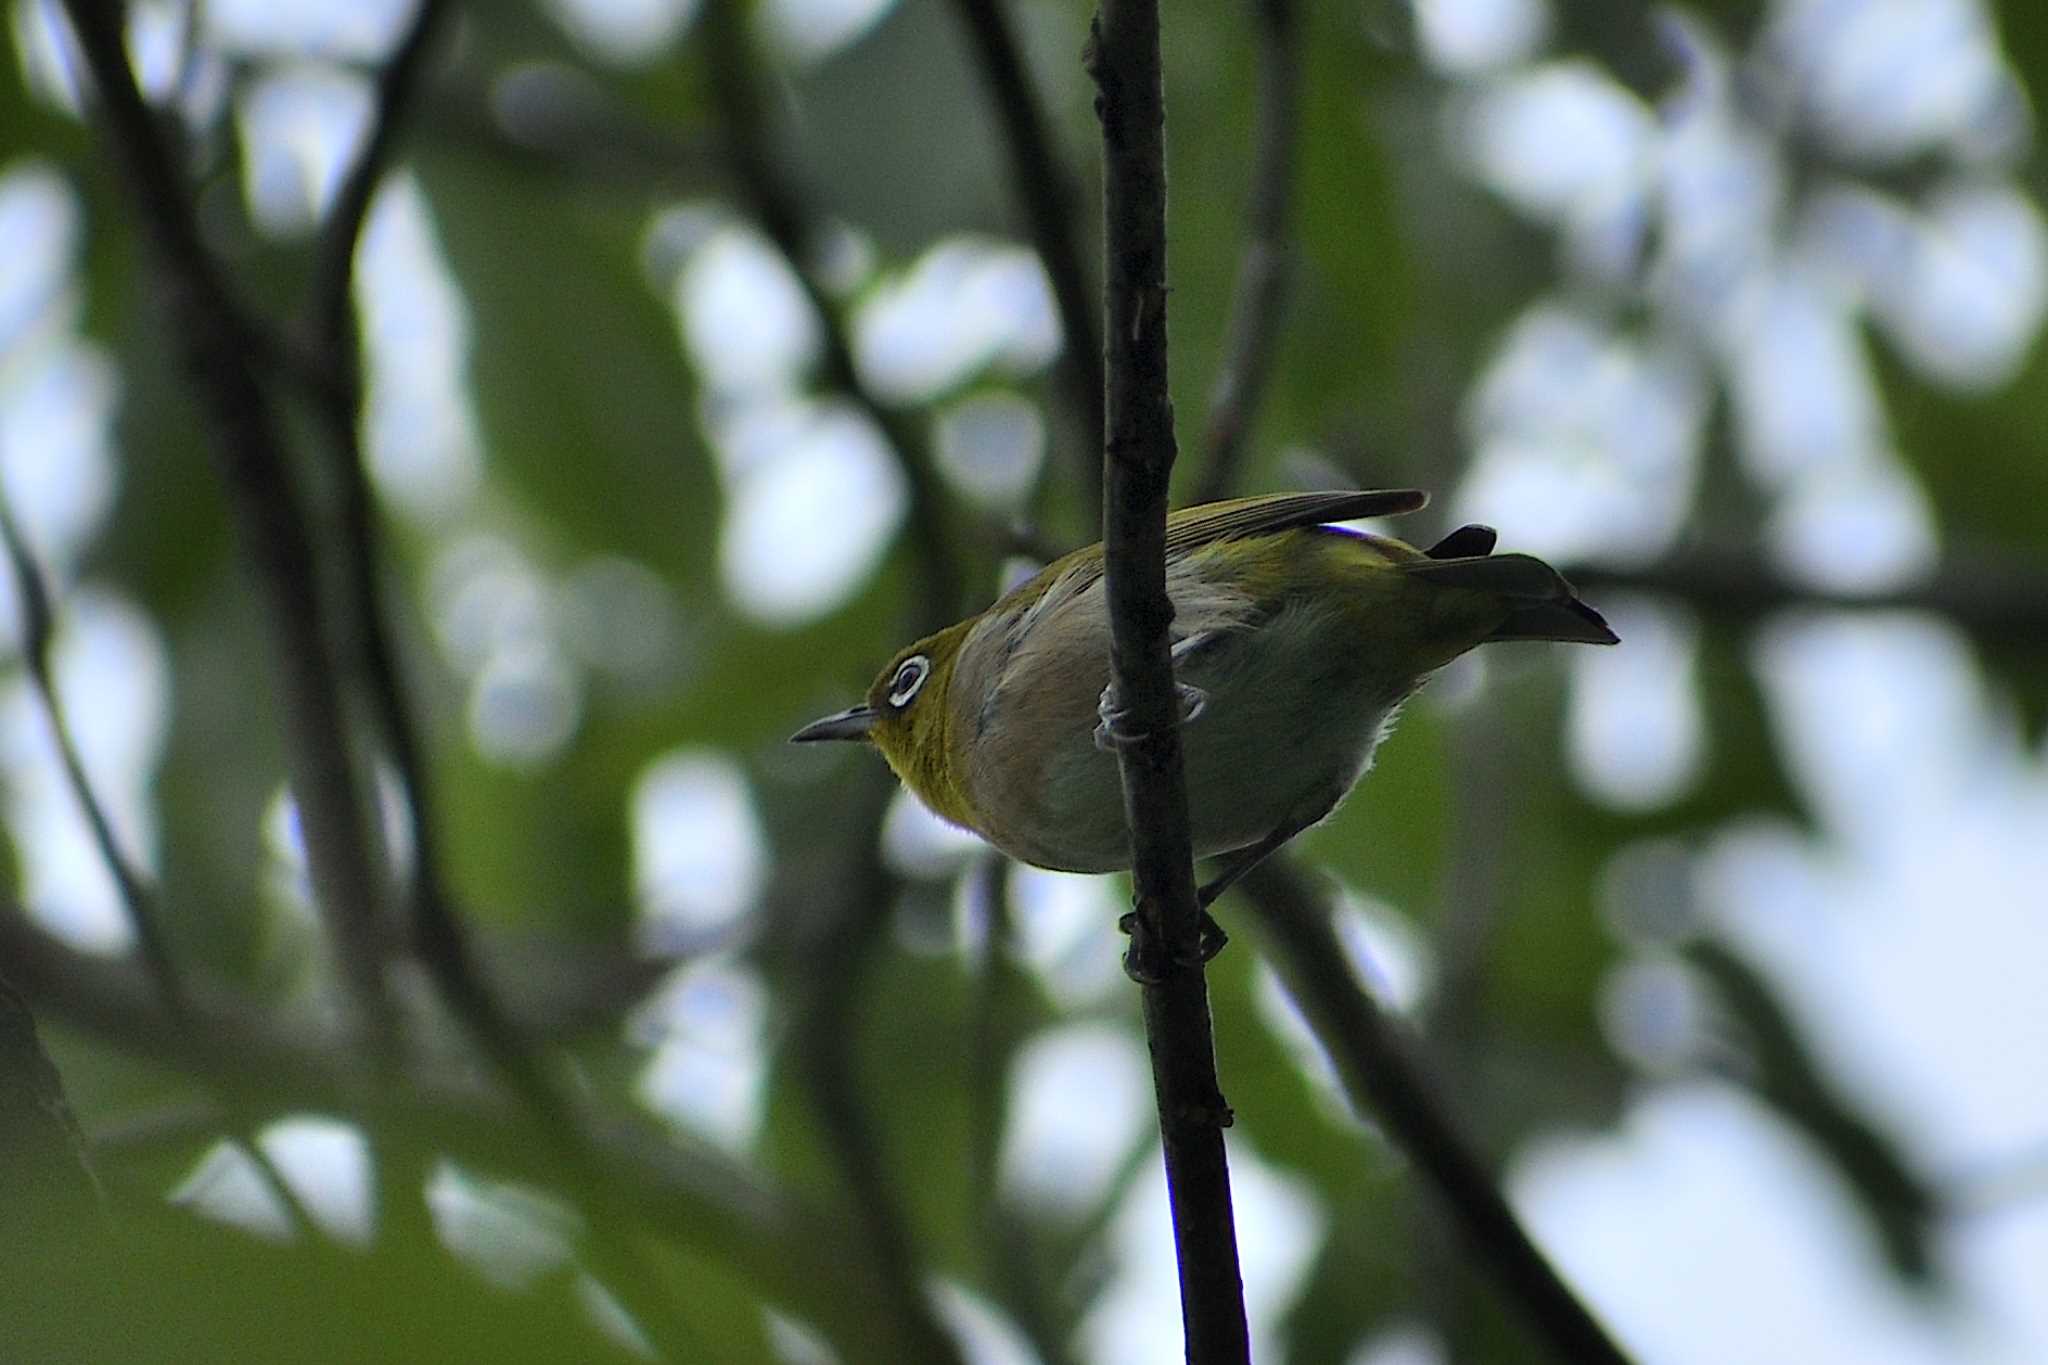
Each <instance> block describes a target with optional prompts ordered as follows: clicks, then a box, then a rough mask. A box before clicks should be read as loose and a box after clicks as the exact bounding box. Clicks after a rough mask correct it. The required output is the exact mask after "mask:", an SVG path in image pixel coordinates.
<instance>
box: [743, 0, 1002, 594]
mask: <svg viewBox="0 0 2048 1365" xmlns="http://www.w3.org/2000/svg"><path fill="white" fill-rule="evenodd" d="M703 25H704V29H703V33H704V43H705V48H706V54H705V55H706V66H707V68H708V70H707V75H708V77H709V79H710V82H711V94H712V99H713V100H714V102H715V103H716V105H717V108H718V113H719V120H720V132H721V134H722V135H723V137H724V139H725V149H724V150H725V156H726V163H727V168H728V171H729V173H730V174H731V176H732V178H733V180H734V182H735V184H736V185H737V186H738V188H739V190H740V192H741V194H742V195H743V197H744V199H745V201H746V206H747V208H748V210H749V211H750V212H751V213H752V214H753V216H754V220H755V222H756V223H757V224H758V225H759V226H760V228H761V230H762V232H764V233H766V234H767V237H768V240H769V241H771V242H773V243H774V244H775V248H776V250H777V251H779V252H781V253H782V256H783V259H785V260H786V261H788V262H789V268H790V269H791V270H792V271H793V272H795V274H796V277H797V280H798V282H799V283H800V284H801V285H802V287H803V291H804V296H805V297H806V298H807V299H808V300H809V301H810V305H811V310H812V311H813V312H814V313H816V314H817V317H818V323H819V326H820V327H821V329H822V331H823V336H824V347H825V357H824V360H825V376H824V377H825V382H826V383H827V384H828V385H830V386H831V387H832V388H834V389H837V390H839V391H840V392H841V393H843V394H845V395H846V396H847V397H848V398H849V399H851V400H852V401H853V403H854V405H855V406H856V407H858V408H859V409H860V410H861V412H862V413H863V414H864V415H865V416H866V417H867V418H868V420H869V421H871V422H873V423H874V424H875V426H876V428H877V429H879V430H880V431H881V432H882V434H883V436H884V437H885V438H886V439H887V440H888V442H889V445H890V447H891V449H893V450H894V452H895V454H896V458H897V460H898V462H899V464H900V465H901V467H902V469H903V473H904V477H905V479H906V480H907V481H908V483H909V485H910V527H911V535H912V537H913V539H914V540H915V542H916V546H917V551H918V555H919V557H920V558H921V560H922V561H923V562H922V565H921V567H920V570H919V573H918V584H919V606H918V609H917V618H918V622H919V626H920V629H919V633H920V634H922V633H924V632H926V631H933V630H937V629H939V628H940V627H942V626H944V625H946V624H948V623H949V622H951V621H952V620H953V619H954V617H955V615H956V614H957V603H958V599H959V596H960V593H961V590H962V588H963V587H964V586H965V582H966V580H965V578H964V576H963V575H962V573H961V571H960V566H959V560H958V558H957V556H956V554H955V552H954V548H953V537H952V535H951V534H950V532H949V531H948V529H947V519H946V509H945V504H944V501H943V499H942V496H941V492H940V488H939V481H938V476H937V474H936V472H935V470H934V467H933V462H932V458H931V452H930V449H929V446H928V443H927V442H926V440H925V438H924V434H923V431H922V429H921V428H920V427H919V426H918V424H916V423H914V422H912V421H911V420H910V419H909V417H908V416H907V415H906V414H904V413H903V412H901V411H899V410H898V409H895V408H892V407H889V406H887V405H886V404H884V403H883V402H882V401H881V400H880V399H879V398H877V397H876V396H875V394H874V392H873V391H872V390H871V389H869V388H868V387H867V385H866V384H865V383H863V382H862V380H861V377H860V371H859V370H858V368H857V367H856V366H855V365H854V362H853V346H852V344H851V342H850V340H849V338H848V335H847V327H846V321H845V318H844V317H843V316H842V310H841V309H840V307H839V304H838V302H837V300H835V299H834V298H833V297H832V295H831V292H830V291H829V290H827V289H826V288H825V285H824V282H823V281H822V280H821V279H820V278H819V277H818V272H817V270H816V268H815V267H814V266H813V264H812V261H813V259H814V257H815V255H816V252H817V249H818V246H819V244H820V241H821V234H820V223H819V220H818V218H817V216H816V215H815V214H814V213H813V212H812V210H811V208H810V206H809V205H808V204H806V203H805V202H804V199H803V197H802V196H801V195H800V194H799V193H798V191H797V189H796V186H795V185H794V184H793V183H792V182H791V181H790V180H789V179H788V178H787V176H786V175H785V173H784V172H783V169H782V165H783V163H782V160H781V158H780V156H779V154H778V152H777V150H776V148H775V147H774V145H773V141H772V139H771V138H770V136H769V130H768V123H767V118H766V116H765V114H764V112H763V108H762V100H761V89H760V86H761V78H760V73H759V69H758V59H757V58H756V56H755V53H754V48H753V42H752V39H751V37H750V35H749V33H748V31H747V24H746V12H745V11H744V10H743V8H742V7H741V5H740V3H739V0H712V2H711V3H710V4H708V5H706V6H705V9H704V18H703Z"/></svg>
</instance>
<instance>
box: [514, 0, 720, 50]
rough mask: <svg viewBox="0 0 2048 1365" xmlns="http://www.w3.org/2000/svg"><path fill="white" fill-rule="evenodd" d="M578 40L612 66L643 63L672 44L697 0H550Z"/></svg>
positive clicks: (691, 15) (693, 12) (552, 9)
mask: <svg viewBox="0 0 2048 1365" xmlns="http://www.w3.org/2000/svg"><path fill="white" fill-rule="evenodd" d="M547 10H548V12H549V13H550V14H551V15H553V17H554V20H555V22H556V23H557V24H560V25H561V26H562V29H563V31H564V32H566V33H567V34H568V35H569V36H570V37H571V38H573V39H575V40H576V44H577V46H579V47H581V48H582V49H583V50H584V51H586V52H588V53H590V55H592V56H593V57H596V58H598V59H599V60H600V61H605V62H609V63H611V64H612V65H614V66H625V67H635V66H646V65H648V64H650V63H652V62H653V61H655V60H656V59H657V58H659V57H661V56H662V55H663V54H664V53H666V52H667V51H668V50H669V49H670V48H672V47H673V46H675V41H676V39H677V38H678V37H679V36H680V35H681V34H682V31H683V26H684V25H685V24H687V23H688V22H689V21H690V20H691V19H692V18H694V17H695V16H696V13H697V3H696V0H548V5H547Z"/></svg>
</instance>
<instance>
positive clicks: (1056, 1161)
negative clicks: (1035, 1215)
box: [1001, 1024, 1152, 1218]
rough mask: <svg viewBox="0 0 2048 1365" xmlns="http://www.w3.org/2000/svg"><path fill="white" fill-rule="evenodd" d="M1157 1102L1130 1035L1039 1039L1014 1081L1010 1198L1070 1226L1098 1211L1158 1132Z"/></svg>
mask: <svg viewBox="0 0 2048 1365" xmlns="http://www.w3.org/2000/svg"><path fill="white" fill-rule="evenodd" d="M1151 1096H1152V1072H1151V1068H1150V1065H1149V1063H1148V1062H1147V1061H1146V1056H1145V1046H1144V1044H1143V1043H1142V1042H1140V1041H1139V1040H1138V1039H1137V1038H1136V1037H1134V1036H1132V1034H1131V1033H1130V1031H1129V1030H1128V1029H1121V1028H1116V1027H1114V1026H1111V1025H1108V1024H1072V1025H1068V1026H1066V1027H1063V1028H1058V1029H1054V1030H1050V1031H1048V1032H1045V1033H1041V1034H1039V1035H1038V1036H1037V1037H1035V1038H1033V1039H1032V1040H1031V1041H1030V1042H1029V1043H1027V1044H1025V1045H1024V1047H1023V1048H1021V1049H1020V1050H1019V1051H1018V1053H1017V1058H1016V1061H1015V1063H1014V1064H1013V1066H1012V1069H1011V1074H1010V1122H1009V1127H1008V1129H1007V1131H1005V1132H1004V1134H1003V1150H1002V1159H1001V1169H1002V1175H1001V1180H1002V1186H1003V1192H1004V1194H1005V1195H1006V1197H1008V1198H1009V1199H1011V1200H1014V1201H1015V1202H1016V1203H1017V1204H1019V1205H1020V1206H1022V1207H1025V1208H1030V1209H1033V1210H1037V1211H1039V1212H1041V1213H1048V1214H1053V1215H1057V1216H1060V1217H1066V1218H1077V1217H1079V1216H1080V1215H1082V1214H1085V1213H1086V1212H1087V1211H1088V1210H1090V1209H1092V1208H1094V1207H1095V1205H1096V1204H1097V1203H1098V1202H1100V1201H1101V1200H1102V1199H1103V1198H1104V1197H1105V1196H1106V1195H1107V1194H1108V1193H1109V1187H1110V1182H1111V1181H1112V1180H1113V1179H1114V1178H1115V1176H1116V1174H1117V1172H1118V1171H1119V1170H1120V1169H1122V1167H1123V1165H1124V1163H1125V1161H1126V1160H1128V1159H1129V1157H1130V1155H1131V1151H1132V1149H1133V1148H1134V1147H1136V1146H1137V1145H1138V1143H1139V1141H1140V1140H1141V1139H1143V1138H1144V1137H1145V1135H1146V1134H1147V1133H1148V1132H1149V1131H1151V1129H1152V1121H1151V1119H1150V1118H1149V1116H1148V1112H1149V1107H1150V1104H1151Z"/></svg>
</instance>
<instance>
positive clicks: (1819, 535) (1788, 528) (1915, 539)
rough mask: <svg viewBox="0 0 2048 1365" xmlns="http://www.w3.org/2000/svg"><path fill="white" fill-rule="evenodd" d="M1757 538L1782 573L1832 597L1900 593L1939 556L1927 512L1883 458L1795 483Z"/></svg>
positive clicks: (1902, 470) (1913, 486)
mask: <svg viewBox="0 0 2048 1365" xmlns="http://www.w3.org/2000/svg"><path fill="white" fill-rule="evenodd" d="M1764 534H1765V541H1766V543H1767V544H1768V545H1769V547H1770V552H1771V557H1772V558H1773V559H1774V560H1776V561H1777V562H1778V564H1779V565H1780V566H1782V567H1783V568H1784V569H1785V570H1786V572H1787V573H1789V574H1790V575H1791V576H1792V577H1794V578H1796V579H1799V580H1800V581H1802V582H1806V583H1811V584H1813V585H1814V586H1815V587H1819V588H1824V589H1829V590H1832V591H1835V592H1845V593H1876V592H1884V591H1887V590H1890V589H1894V588H1901V587H1905V586H1906V585H1908V584H1910V583H1912V582H1914V581H1916V580H1918V579H1921V578H1924V577H1926V576H1927V575H1929V574H1931V573H1932V572H1933V571H1934V568H1935V562H1936V560H1937V559H1938V557H1939V552H1940V544H1939V542H1938V541H1937V539H1936V537H1937V535H1938V534H1939V533H1938V530H1937V528H1936V525H1935V518H1934V508H1933V507H1932V506H1931V505H1929V503H1928V501H1927V496H1926V494H1924V493H1923V492H1921V490H1920V485H1919V483H1918V482H1916V481H1915V479H1914V477H1913V475H1912V473H1911V472H1910V471H1908V470H1907V469H1906V467H1905V465H1904V463H1903V462H1902V461H1900V460H1899V459H1898V458H1897V457H1896V456H1894V455H1891V454H1889V453H1882V454H1879V455H1876V456H1873V457H1872V458H1870V459H1868V460H1864V461H1861V462H1858V463H1855V464H1852V465H1846V466H1827V467H1824V468H1821V469H1818V470H1815V471H1813V472H1812V473H1810V474H1808V475H1805V476H1802V477H1801V478H1799V479H1798V480H1796V481H1795V482H1794V483H1793V484H1792V485H1791V487H1790V488H1789V489H1788V490H1787V491H1786V493H1785V496H1784V497H1782V498H1780V499H1779V501H1778V505H1777V507H1776V508H1775V509H1774V510H1773V511H1772V513H1771V517H1770V521H1769V522H1768V524H1767V525H1766V526H1765V528H1764Z"/></svg>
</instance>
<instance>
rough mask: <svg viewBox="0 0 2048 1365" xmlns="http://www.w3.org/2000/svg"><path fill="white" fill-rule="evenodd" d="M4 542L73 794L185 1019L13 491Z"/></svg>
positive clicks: (28, 645)
mask: <svg viewBox="0 0 2048 1365" xmlns="http://www.w3.org/2000/svg"><path fill="white" fill-rule="evenodd" d="M0 539H4V540H5V541H6V544H7V559H8V563H9V565H10V566H11V567H12V568H13V570H14V592H15V597H16V600H17V601H18V602H19V604H20V607H21V652H22V659H23V661H24V662H25V663H26V665H27V667H28V676H29V681H30V682H31V683H32V684H33V685H34V687H35V690H36V696H37V698H38V700H40V701H41V702H42V704H43V715H44V717H45V719H46V720H47V721H48V722H49V726H50V735H51V737H52V738H53V739H54V740H55V741H56V744H57V756H58V758H59V760H60V761H61V762H62V763H63V765H64V780H65V781H66V782H67V783H68V784H69V785H70V787H71V795H72V797H73V799H74V800H76V801H77V802H78V806H79V809H80V810H82V811H84V812H85V822H86V825H87V827H88V828H90V829H91V831H92V839H93V844H94V845H95V847H97V848H98V849H99V854H100V861H101V862H103V863H104V864H106V868H107V873H108V875H109V876H111V877H112V878H113V881H114V889H115V892H116V894H118V895H119V897H120V900H121V908H122V910H123V911H124V912H125V913H126V914H127V916H128V926H129V928H130V929H132V930H133V931H134V933H135V943H136V946H137V947H138V948H140V949H141V950H142V960H143V961H144V962H146V963H147V964H148V965H149V973H150V976H151V978H152V979H153V980H155V982H156V985H157V990H158V991H159V992H160V993H161V994H162V996H163V1001H164V1007H165V1009H166V1010H168V1011H169V1012H170V1014H171V1016H172V1017H173V1018H183V1017H184V1014H185V985H184V982H183V980H182V979H181V978H180V977H179V975H178V967H177V964H176V963H175V962H174V961H172V959H171V951H170V946H169V945H168V944H167V943H165V941H164V933H163V926H162V925H161V924H160V923H159V922H158V919H157V913H156V906H155V904H154V898H153V897H152V895H151V894H150V890H149V886H148V883H147V881H146V880H145V878H144V877H143V875H142V873H141V872H140V871H138V870H137V869H136V867H135V865H134V864H133V863H131V862H130V861H129V860H128V855H127V853H126V852H125V851H124V850H123V849H122V847H121V841H120V839H119V838H118V837H117V836H116V835H115V833H114V822H113V820H112V819H110V818H109V817H108V815H107V808H106V806H105V804H104V803H103V802H101V800H100V799H99V793H98V792H97V791H96V790H95V789H94V787H93V784H92V778H91V777H90V776H89V775H88V774H87V773H86V771H85V761H84V759H83V758H82V757H81V756H80V755H79V752H78V743H77V741H76V740H75V739H74V738H73V736H72V734H71V723H70V719H69V717H68V716H67V715H66V714H65V710H64V701H63V698H61V697H60V696H59V695H58V694H57V680H56V677H55V675H54V673H53V671H52V667H51V659H50V655H51V651H52V647H53V645H54V643H55V636H56V630H55V616H56V614H55V612H54V611H53V610H52V607H51V603H50V593H49V588H48V585H47V584H45V582H44V581H43V572H42V568H41V566H39V565H38V564H37V563H36V561H35V556H34V555H33V554H31V553H30V551H29V548H28V542H27V541H26V539H24V538H23V536H22V533H21V527H20V526H19V525H18V524H17V523H16V522H15V520H14V509H13V507H12V506H11V505H10V504H9V502H8V500H7V496H6V494H5V492H0Z"/></svg>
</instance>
